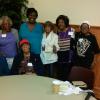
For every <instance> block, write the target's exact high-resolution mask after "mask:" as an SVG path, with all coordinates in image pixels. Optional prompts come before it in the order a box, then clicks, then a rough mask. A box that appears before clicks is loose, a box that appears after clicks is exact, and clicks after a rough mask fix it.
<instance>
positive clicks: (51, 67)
mask: <svg viewBox="0 0 100 100" xmlns="http://www.w3.org/2000/svg"><path fill="white" fill-rule="evenodd" d="M44 69H45V71H44V72H45V76H47V77H51V78H56V76H57V75H56V74H57V72H56V69H57V68H56V62H55V63H51V64H45V65H44Z"/></svg>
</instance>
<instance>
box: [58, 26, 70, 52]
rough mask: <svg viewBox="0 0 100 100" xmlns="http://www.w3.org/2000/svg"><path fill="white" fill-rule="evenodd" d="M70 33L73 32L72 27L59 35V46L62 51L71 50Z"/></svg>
mask: <svg viewBox="0 0 100 100" xmlns="http://www.w3.org/2000/svg"><path fill="white" fill-rule="evenodd" d="M69 32H71V27H69V28H68V30H67V31H66V32H59V33H58V44H59V47H60V51H67V50H70V39H71V35H70V34H69Z"/></svg>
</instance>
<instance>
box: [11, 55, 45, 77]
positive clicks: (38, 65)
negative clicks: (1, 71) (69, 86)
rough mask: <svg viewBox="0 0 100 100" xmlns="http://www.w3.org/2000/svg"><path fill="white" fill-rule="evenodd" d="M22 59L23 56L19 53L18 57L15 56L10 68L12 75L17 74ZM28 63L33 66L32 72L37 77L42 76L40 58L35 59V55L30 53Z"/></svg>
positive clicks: (42, 70)
mask: <svg viewBox="0 0 100 100" xmlns="http://www.w3.org/2000/svg"><path fill="white" fill-rule="evenodd" d="M23 58H24V56H23V54H22V53H19V54H18V55H16V56H15V58H14V61H13V64H12V68H11V74H12V75H16V74H18V72H19V68H20V67H19V65H20V63H21V61H22V60H23ZM29 62H31V63H32V64H33V65H34V70H35V72H36V74H37V75H44V69H43V64H42V62H41V59H40V57H37V56H36V55H35V54H33V53H31V54H30V60H29Z"/></svg>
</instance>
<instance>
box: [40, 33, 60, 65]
mask: <svg viewBox="0 0 100 100" xmlns="http://www.w3.org/2000/svg"><path fill="white" fill-rule="evenodd" d="M53 45H55V46H56V49H57V51H58V50H59V45H58V35H57V34H56V33H54V32H50V33H49V35H48V36H47V37H46V33H44V34H43V39H42V47H44V46H45V51H43V50H42V49H41V54H40V57H41V60H42V62H43V64H50V63H54V62H56V61H57V60H58V56H57V54H56V53H54V52H53Z"/></svg>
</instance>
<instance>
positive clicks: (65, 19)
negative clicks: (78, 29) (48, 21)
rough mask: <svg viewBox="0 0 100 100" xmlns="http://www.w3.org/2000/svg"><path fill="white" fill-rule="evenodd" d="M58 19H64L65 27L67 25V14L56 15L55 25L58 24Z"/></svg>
mask: <svg viewBox="0 0 100 100" xmlns="http://www.w3.org/2000/svg"><path fill="white" fill-rule="evenodd" d="M60 19H61V20H63V21H64V23H65V25H66V27H68V26H69V18H68V16H65V15H59V16H58V17H57V19H56V25H57V26H58V21H59V20H60Z"/></svg>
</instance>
